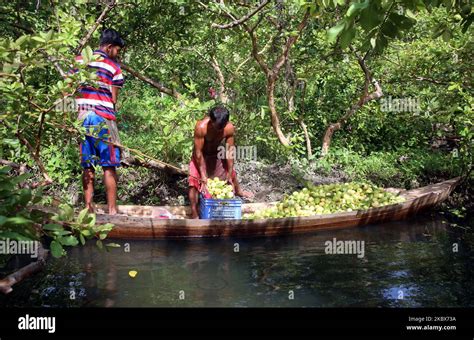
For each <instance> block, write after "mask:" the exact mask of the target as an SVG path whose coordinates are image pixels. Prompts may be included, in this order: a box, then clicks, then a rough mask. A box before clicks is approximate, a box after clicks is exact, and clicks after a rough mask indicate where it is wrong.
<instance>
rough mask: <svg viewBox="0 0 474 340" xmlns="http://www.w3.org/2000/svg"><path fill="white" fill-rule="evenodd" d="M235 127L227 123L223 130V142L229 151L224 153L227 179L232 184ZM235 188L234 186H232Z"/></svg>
mask: <svg viewBox="0 0 474 340" xmlns="http://www.w3.org/2000/svg"><path fill="white" fill-rule="evenodd" d="M234 135H235V127H234V125H233V124H232V123H228V124H227V126H226V127H225V130H224V136H225V139H226V140H225V144H226V149H227V150H228V151H229V152H227V155H226V161H227V181H228V182H230V183H232V185H234V181H233V180H232V173H233V172H234V158H235V151H236V150H235V141H234ZM234 189H235V188H234Z"/></svg>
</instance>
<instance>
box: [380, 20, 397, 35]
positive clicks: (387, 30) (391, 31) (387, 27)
mask: <svg viewBox="0 0 474 340" xmlns="http://www.w3.org/2000/svg"><path fill="white" fill-rule="evenodd" d="M382 33H383V34H385V35H386V36H387V37H390V38H395V37H396V36H397V34H398V29H397V27H396V26H395V25H394V24H393V23H392V22H391V21H386V22H385V23H384V24H383V25H382Z"/></svg>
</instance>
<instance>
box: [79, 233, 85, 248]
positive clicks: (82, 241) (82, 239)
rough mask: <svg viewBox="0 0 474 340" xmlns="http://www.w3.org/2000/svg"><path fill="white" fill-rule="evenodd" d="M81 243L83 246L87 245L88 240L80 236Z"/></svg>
mask: <svg viewBox="0 0 474 340" xmlns="http://www.w3.org/2000/svg"><path fill="white" fill-rule="evenodd" d="M79 241H81V244H82V245H84V244H86V239H85V238H84V236H83V235H82V234H79Z"/></svg>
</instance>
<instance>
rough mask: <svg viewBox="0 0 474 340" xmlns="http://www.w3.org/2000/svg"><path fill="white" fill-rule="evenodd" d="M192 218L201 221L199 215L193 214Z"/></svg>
mask: <svg viewBox="0 0 474 340" xmlns="http://www.w3.org/2000/svg"><path fill="white" fill-rule="evenodd" d="M191 218H192V219H193V220H198V219H199V214H198V213H192V215H191Z"/></svg>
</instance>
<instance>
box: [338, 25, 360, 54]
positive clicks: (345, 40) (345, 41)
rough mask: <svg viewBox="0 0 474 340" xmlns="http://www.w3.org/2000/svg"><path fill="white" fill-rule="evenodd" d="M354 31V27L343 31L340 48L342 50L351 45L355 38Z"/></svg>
mask: <svg viewBox="0 0 474 340" xmlns="http://www.w3.org/2000/svg"><path fill="white" fill-rule="evenodd" d="M355 33H356V30H355V28H354V27H351V28H349V29H348V30H345V31H344V32H342V34H341V40H340V42H341V48H342V49H344V48H346V47H348V46H349V44H350V43H351V41H352V39H354V37H355Z"/></svg>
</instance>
